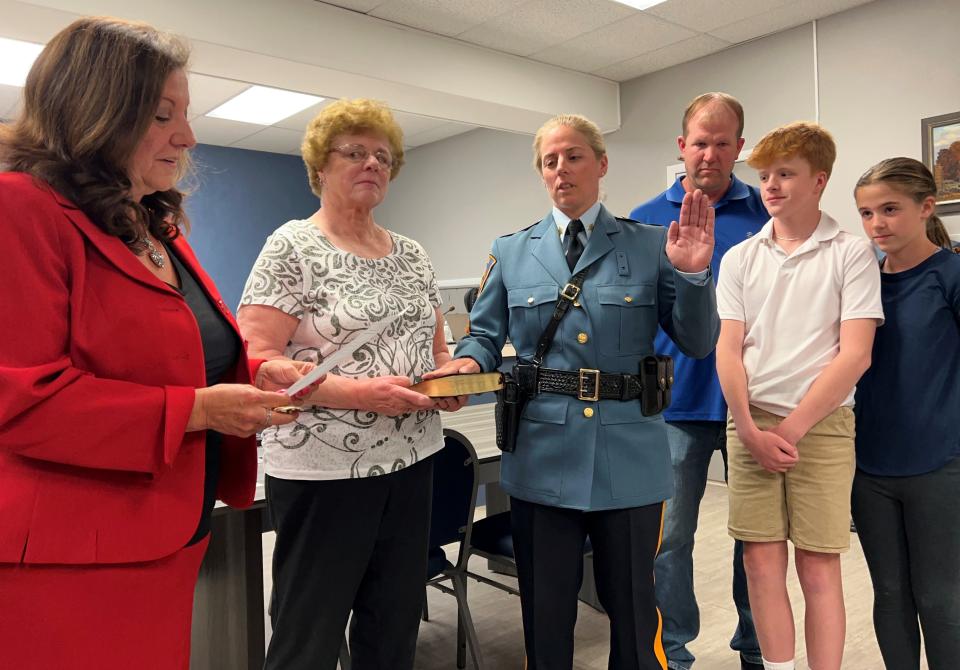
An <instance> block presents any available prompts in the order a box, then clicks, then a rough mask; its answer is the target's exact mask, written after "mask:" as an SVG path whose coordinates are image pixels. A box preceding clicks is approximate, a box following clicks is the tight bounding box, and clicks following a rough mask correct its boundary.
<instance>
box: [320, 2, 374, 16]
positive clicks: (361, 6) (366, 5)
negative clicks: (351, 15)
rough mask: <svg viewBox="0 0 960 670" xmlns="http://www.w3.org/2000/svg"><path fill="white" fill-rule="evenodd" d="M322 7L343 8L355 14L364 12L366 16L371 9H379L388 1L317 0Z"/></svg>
mask: <svg viewBox="0 0 960 670" xmlns="http://www.w3.org/2000/svg"><path fill="white" fill-rule="evenodd" d="M316 2H319V3H320V4H322V5H333V6H334V7H343V8H344V9H350V10H353V11H355V12H363V13H364V14H366V13H367V12H369V11H370V10H371V9H374V8H375V7H378V6H380V5H382V4H384V2H386V0H316Z"/></svg>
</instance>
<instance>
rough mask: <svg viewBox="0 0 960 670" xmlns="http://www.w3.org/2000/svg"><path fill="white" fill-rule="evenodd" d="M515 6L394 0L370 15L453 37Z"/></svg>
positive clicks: (472, 0) (489, 0)
mask: <svg viewBox="0 0 960 670" xmlns="http://www.w3.org/2000/svg"><path fill="white" fill-rule="evenodd" d="M516 6H517V3H516V0H483V1H482V2H481V1H480V0H391V1H390V2H385V3H384V4H382V5H380V6H379V7H377V8H376V9H374V10H373V11H371V12H370V16H375V17H377V18H380V19H384V20H386V21H393V22H394V23H399V24H402V25H405V26H410V27H412V28H420V29H421V30H426V31H428V32H431V33H436V34H438V35H448V36H453V35H459V34H460V33H462V32H464V31H465V30H468V29H470V28H473V27H474V26H477V25H480V24H481V23H484V22H485V21H489V20H490V19H493V18H495V17H497V16H499V15H500V14H504V13H506V12H509V11H510V10H512V9H513V8H515V7H516Z"/></svg>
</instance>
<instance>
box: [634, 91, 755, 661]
mask: <svg viewBox="0 0 960 670" xmlns="http://www.w3.org/2000/svg"><path fill="white" fill-rule="evenodd" d="M677 144H678V145H679V147H680V153H681V155H682V156H683V164H684V167H685V169H686V176H683V177H680V178H678V179H677V181H676V182H675V183H674V184H673V186H671V187H670V188H668V189H667V190H666V191H664V192H663V193H661V194H660V195H658V196H657V197H655V198H653V199H652V200H650V201H649V202H646V203H644V204H642V205H640V206H639V207H637V208H636V209H634V210H633V212H631V214H630V218H632V219H635V220H636V221H640V222H641V223H653V224H658V225H661V226H668V225H670V222H671V221H676V220H677V219H678V218H679V215H680V203H681V202H682V200H683V196H684V194H685V193H687V192H689V191H693V190H694V189H698V188H699V189H700V190H701V191H703V193H704V194H705V195H706V196H707V198H708V199H709V201H710V204H711V205H713V207H714V208H715V210H716V215H717V216H716V228H715V232H714V235H715V239H716V243H715V246H714V251H713V261H712V263H711V267H712V268H713V276H714V278H716V277H717V273H718V272H719V270H720V259H721V258H722V257H723V254H725V253H726V252H727V250H728V249H729V248H730V247H732V246H733V245H735V244H738V243H739V242H742V241H744V240H745V239H747V238H748V237H750V236H751V235H753V234H754V233H756V232H758V231H759V230H760V228H761V227H763V224H765V223H766V222H767V220H768V219H769V218H770V217H769V215H768V214H767V211H766V209H765V208H764V206H763V203H762V202H761V200H760V192H759V191H758V190H757V189H756V188H754V187H753V186H749V185H747V184H745V183H743V182H742V181H740V180H739V179H737V178H736V177H735V176H734V175H733V166H734V163H735V162H736V160H737V157H738V156H739V155H740V150H741V149H742V148H743V107H742V106H741V105H740V103H739V102H738V101H737V100H736V98H733V97H732V96H730V95H727V94H725V93H705V94H703V95H701V96H699V97H697V98H695V99H694V100H693V101H692V102H691V103H690V104H689V105H688V106H687V109H686V111H685V112H684V114H683V135H681V136H680V137H678V138H677ZM656 350H657V353H660V354H669V355H671V356H673V360H674V366H675V377H676V380H677V381H676V385H675V386H674V387H673V402H672V404H671V405H670V408H669V409H668V410H667V411H666V412H665V413H664V418H665V419H666V422H667V423H666V426H667V437H668V440H669V443H670V454H671V457H672V459H673V472H674V482H675V484H676V493H675V495H674V497H673V499H672V500H670V501H669V502H668V503H667V510H666V518H665V520H664V526H663V541H662V544H661V546H660V555H659V556H658V557H657V562H656V590H657V602H658V605H659V607H660V610H661V612H662V614H663V646H664V649H665V651H666V654H667V666H668V667H669V668H672V669H673V670H689V669H690V668H691V667H692V666H693V661H694V656H693V654H692V653H690V651H689V650H688V649H687V644H688V643H689V642H691V641H692V640H694V639H696V637H697V634H698V633H699V632H700V610H699V608H698V607H697V598H696V595H695V594H694V590H693V538H694V533H695V532H696V530H697V516H698V514H699V511H700V500H701V499H702V498H703V492H704V489H705V487H706V483H707V468H708V466H709V464H710V459H711V457H712V456H713V452H714V451H716V450H718V449H719V450H720V451H721V452H722V454H723V458H724V463H726V458H727V451H726V421H727V405H726V403H725V402H724V400H723V394H722V393H721V392H720V382H719V380H718V379H717V371H716V357H715V354H710V355H709V356H708V357H707V358H704V359H701V360H695V359H692V358H688V357H687V356H684V355H683V354H682V353H680V351H679V349H677V346H676V345H675V344H674V343H673V341H672V340H671V339H670V338H669V337H667V335H666V334H665V333H664V332H663V331H660V333H659V335H658V336H657V340H656ZM733 558H734V560H733V599H734V602H735V604H736V607H737V612H738V613H739V623H738V625H737V629H736V632H735V633H734V636H733V639H732V640H731V641H730V646H731V648H733V649H734V650H736V651H738V652H740V663H741V666H742V668H743V669H744V670H747V669H750V670H754V669H760V668H763V662H762V658H761V656H760V645H759V642H758V641H757V634H756V631H755V630H754V628H753V617H752V615H751V614H750V603H749V600H748V597H747V579H746V575H745V574H744V572H743V547H742V546H741V544H740V543H739V542H737V543H735V545H734V555H733Z"/></svg>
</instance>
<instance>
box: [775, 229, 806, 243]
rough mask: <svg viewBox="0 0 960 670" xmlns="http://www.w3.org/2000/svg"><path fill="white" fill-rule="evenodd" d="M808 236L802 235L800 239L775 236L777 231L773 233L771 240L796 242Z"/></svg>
mask: <svg viewBox="0 0 960 670" xmlns="http://www.w3.org/2000/svg"><path fill="white" fill-rule="evenodd" d="M808 237H810V236H809V235H803V236H802V237H784V236H783V235H777V231H773V239H775V240H781V241H783V242H798V241H799V240H805V239H807V238H808Z"/></svg>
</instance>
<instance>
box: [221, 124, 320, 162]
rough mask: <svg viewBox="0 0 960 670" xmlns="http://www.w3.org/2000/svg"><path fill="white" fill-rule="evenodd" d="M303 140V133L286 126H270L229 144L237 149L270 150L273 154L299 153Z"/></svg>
mask: <svg viewBox="0 0 960 670" xmlns="http://www.w3.org/2000/svg"><path fill="white" fill-rule="evenodd" d="M302 141H303V133H299V132H297V131H295V130H288V129H286V128H277V127H276V126H271V127H269V128H264V129H263V130H261V131H260V132H259V133H255V134H253V135H250V136H249V137H245V138H243V139H242V140H240V141H238V142H234V143H233V144H231V145H230V146H232V147H236V148H238V149H250V150H252V151H270V152H273V153H275V154H292V155H295V156H299V155H300V143H301V142H302Z"/></svg>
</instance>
